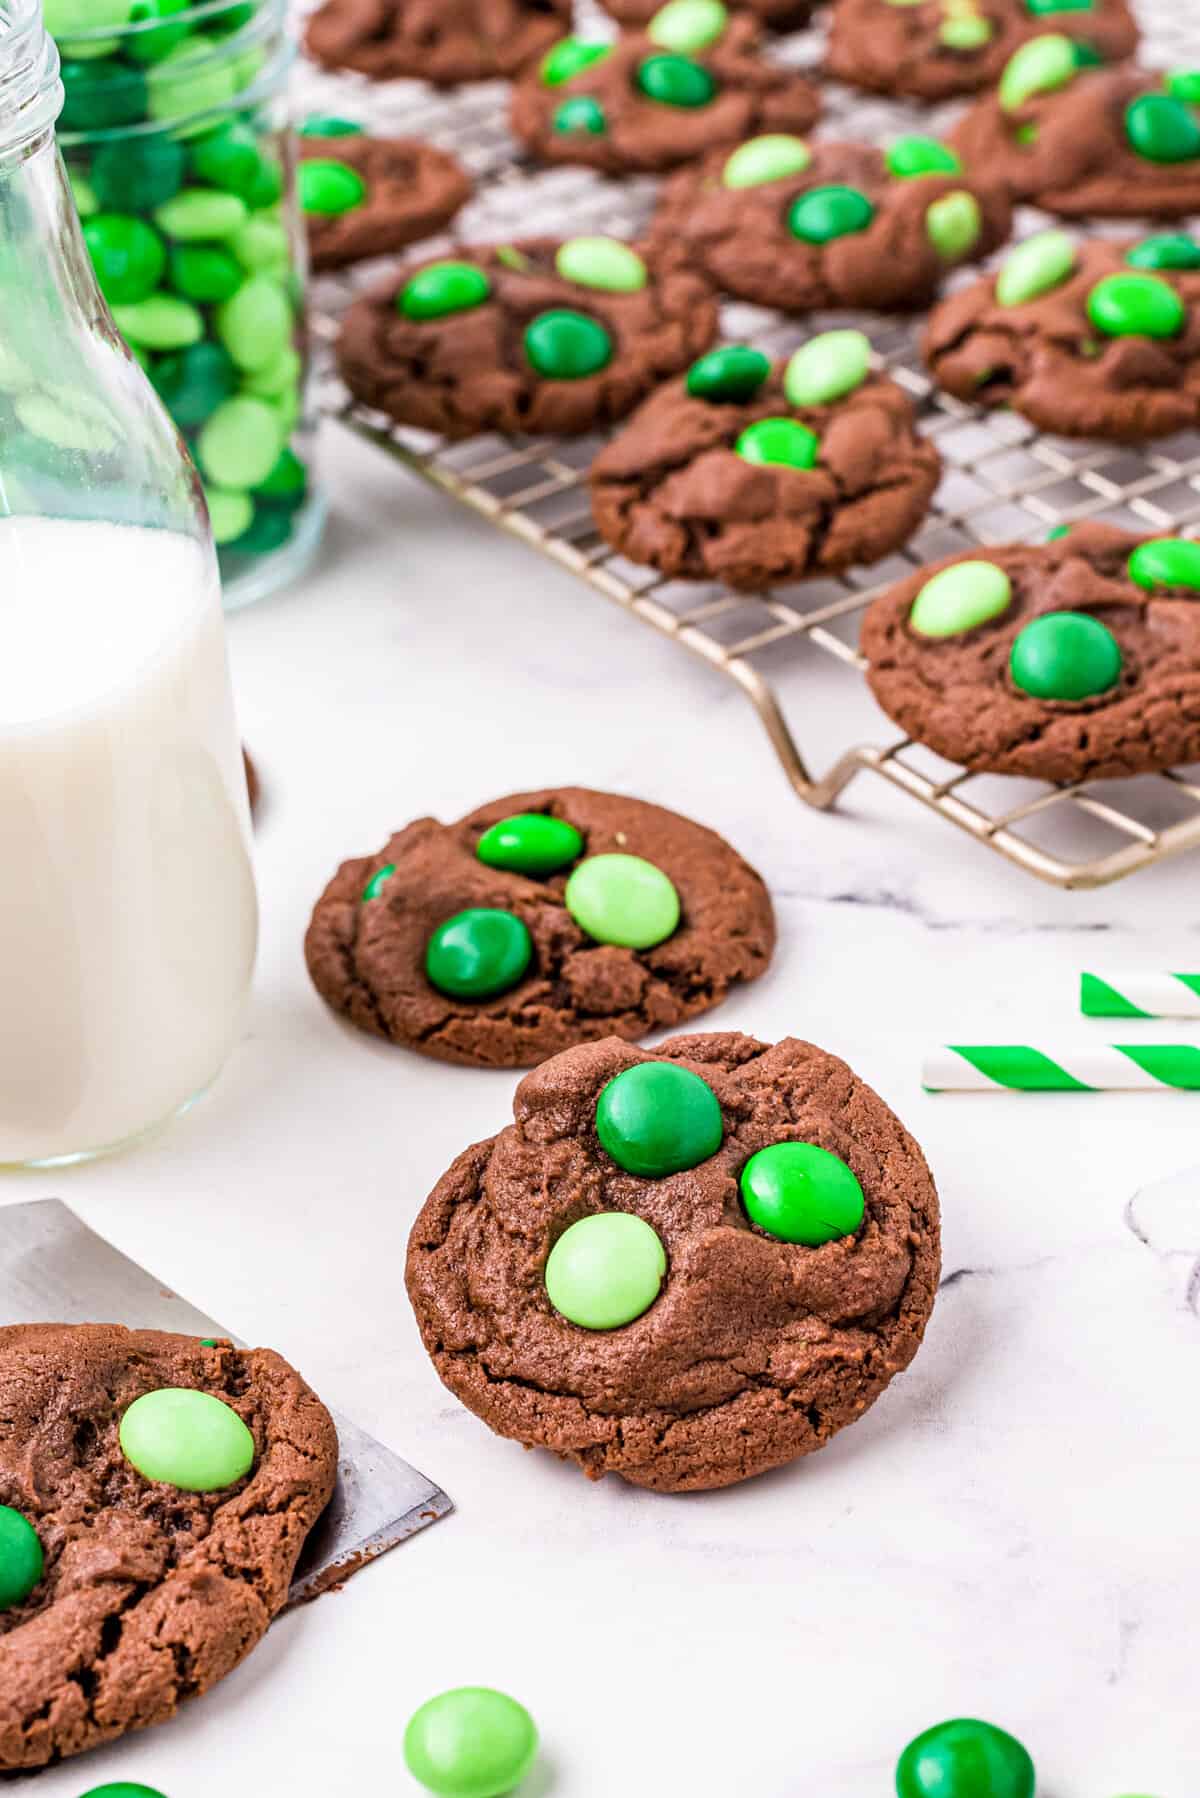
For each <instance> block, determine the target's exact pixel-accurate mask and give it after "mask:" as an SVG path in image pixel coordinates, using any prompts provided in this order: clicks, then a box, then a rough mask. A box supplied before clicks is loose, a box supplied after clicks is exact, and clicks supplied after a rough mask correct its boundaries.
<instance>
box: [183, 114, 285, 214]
mask: <svg viewBox="0 0 1200 1798" xmlns="http://www.w3.org/2000/svg"><path fill="white" fill-rule="evenodd" d="M262 169H263V159H262V156H261V155H260V154H259V148H258V139H257V138H256V136H255V135H254V132H253V131H252V130H251V129H250V127H249V126H248V125H240V124H236V123H235V124H228V125H222V126H221V128H220V129H219V130H217V131H211V132H209V134H208V136H207V137H202V138H201V139H200V140H199V141H198V142H197V143H196V144H194V145H193V147H192V172H193V174H195V175H198V176H199V178H200V180H201V181H203V182H205V183H206V184H207V185H208V186H209V187H219V188H220V189H221V191H222V193H227V194H236V195H237V196H238V198H239V200H245V202H246V204H247V205H248V206H251V205H253V206H258V205H261V204H266V205H270V204H271V201H269V200H268V201H265V202H263V201H260V200H258V199H257V198H256V197H255V196H256V189H257V186H258V183H259V180H260V178H261V175H262Z"/></svg>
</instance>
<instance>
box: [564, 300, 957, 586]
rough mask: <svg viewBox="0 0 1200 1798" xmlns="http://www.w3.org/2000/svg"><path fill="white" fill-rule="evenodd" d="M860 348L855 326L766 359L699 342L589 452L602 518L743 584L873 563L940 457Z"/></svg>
mask: <svg viewBox="0 0 1200 1798" xmlns="http://www.w3.org/2000/svg"><path fill="white" fill-rule="evenodd" d="M870 355H871V346H870V343H869V342H868V340H867V338H866V337H865V336H864V335H863V333H862V332H861V331H829V332H826V333H825V334H824V335H823V336H820V337H814V338H812V339H811V341H810V342H808V343H807V344H805V345H804V347H803V348H802V349H800V350H797V352H796V354H795V355H794V356H793V357H792V358H791V360H790V361H789V362H787V363H786V364H779V365H778V366H776V367H775V368H772V366H771V363H770V361H769V360H768V358H767V357H766V356H764V355H763V354H762V353H761V352H760V351H758V350H755V349H752V348H749V347H748V346H746V345H742V344H726V345H724V346H723V347H722V348H720V349H716V350H710V351H709V352H708V354H707V355H705V356H702V357H701V358H700V360H699V361H698V362H696V363H694V364H693V365H692V367H691V369H690V370H689V372H688V374H687V376H686V377H685V378H684V379H682V380H678V381H672V382H671V383H670V384H669V385H668V386H666V387H663V388H661V389H660V390H659V392H658V393H656V394H654V395H653V397H652V398H650V399H649V400H647V401H646V403H645V404H644V405H643V406H642V407H640V408H639V410H638V411H637V412H636V413H635V414H634V416H633V418H632V419H630V421H629V423H628V424H627V425H625V426H624V428H623V429H622V430H621V431H620V432H619V433H618V435H617V436H616V437H615V438H614V439H613V441H612V442H611V443H610V444H609V445H608V446H607V447H606V448H605V449H604V450H602V451H601V453H600V455H599V456H598V457H597V458H596V461H595V462H594V463H593V465H592V475H591V483H592V510H593V512H594V514H595V519H596V524H597V527H598V529H599V530H600V531H601V533H602V534H603V536H604V537H605V538H606V539H607V540H608V541H609V542H610V543H611V544H612V545H613V547H614V549H617V550H619V551H620V552H621V554H623V555H625V556H628V557H629V559H630V560H631V561H634V562H647V563H649V564H650V566H651V567H653V568H657V569H659V570H661V572H662V573H663V574H666V575H669V576H671V577H672V578H674V577H677V576H684V577H688V578H691V579H696V580H718V581H725V582H727V583H728V584H729V585H730V586H732V587H739V588H742V589H744V590H746V591H749V592H761V591H762V589H763V588H765V587H769V586H773V585H777V584H780V583H783V582H787V581H798V580H803V579H804V578H805V577H806V576H808V575H812V574H817V573H821V572H826V571H829V570H834V569H839V568H847V567H849V566H850V565H851V564H852V563H855V562H875V561H878V560H879V558H880V557H881V556H884V555H886V554H887V553H888V551H889V550H893V549H896V548H898V547H899V546H900V545H901V544H902V543H905V542H907V540H908V538H909V537H911V535H912V534H913V532H914V531H915V530H916V529H917V527H918V525H919V524H920V523H921V520H922V519H923V518H924V516H925V514H926V511H927V510H928V507H929V502H930V500H931V499H932V497H933V494H934V492H935V491H936V489H937V485H938V479H939V476H940V473H941V458H940V457H939V455H938V452H937V450H936V449H935V448H934V446H933V444H932V443H930V442H929V441H928V440H927V439H926V438H924V437H922V436H920V435H919V433H918V431H917V424H916V417H915V414H914V411H913V406H912V402H911V401H910V400H909V398H908V396H907V395H906V394H905V393H903V392H902V390H901V389H900V388H899V387H897V385H896V383H895V382H894V381H890V380H888V379H886V377H884V376H882V375H875V374H872V373H871V372H870Z"/></svg>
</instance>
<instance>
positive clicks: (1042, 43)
mask: <svg viewBox="0 0 1200 1798" xmlns="http://www.w3.org/2000/svg"><path fill="white" fill-rule="evenodd" d="M1078 73H1079V64H1078V62H1077V61H1076V60H1075V45H1074V44H1073V43H1072V41H1071V39H1070V38H1069V37H1064V36H1063V35H1062V33H1061V32H1050V33H1048V34H1047V35H1046V36H1045V37H1035V38H1032V39H1031V40H1030V42H1029V43H1027V44H1022V45H1021V48H1020V49H1019V50H1018V51H1017V53H1016V55H1015V56H1014V57H1012V59H1011V60H1010V62H1009V64H1008V67H1007V68H1006V69H1005V71H1004V73H1003V75H1001V77H1000V90H999V92H1000V104H1001V106H1002V107H1003V108H1004V110H1005V112H1015V111H1016V110H1017V108H1018V106H1023V105H1024V104H1025V102H1026V100H1031V99H1032V98H1033V96H1034V95H1035V94H1050V93H1053V92H1054V91H1055V90H1056V89H1057V88H1060V87H1066V86H1067V85H1068V84H1069V83H1070V82H1072V81H1074V79H1075V77H1076V75H1078Z"/></svg>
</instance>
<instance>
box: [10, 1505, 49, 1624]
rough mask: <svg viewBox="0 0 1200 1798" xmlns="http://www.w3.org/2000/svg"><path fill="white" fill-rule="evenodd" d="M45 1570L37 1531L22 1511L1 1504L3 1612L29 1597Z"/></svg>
mask: <svg viewBox="0 0 1200 1798" xmlns="http://www.w3.org/2000/svg"><path fill="white" fill-rule="evenodd" d="M44 1571H45V1563H44V1560H43V1556H42V1544H41V1541H40V1539H39V1537H38V1533H37V1531H36V1530H35V1529H34V1527H33V1525H32V1524H31V1523H30V1521H29V1519H28V1518H27V1517H24V1516H23V1515H22V1514H21V1512H20V1511H14V1510H13V1509H12V1507H11V1506H10V1505H0V1611H9V1610H11V1609H12V1608H13V1606H14V1605H18V1604H21V1603H22V1602H23V1601H24V1600H25V1599H26V1598H28V1597H29V1594H30V1593H31V1592H32V1591H33V1588H34V1587H35V1586H36V1585H37V1583H38V1581H39V1580H40V1579H41V1577H42V1574H43V1572H44Z"/></svg>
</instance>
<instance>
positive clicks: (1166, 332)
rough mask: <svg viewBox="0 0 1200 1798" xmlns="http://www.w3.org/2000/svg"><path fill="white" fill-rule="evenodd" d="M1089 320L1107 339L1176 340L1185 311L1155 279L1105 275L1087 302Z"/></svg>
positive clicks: (1174, 295) (1171, 290)
mask: <svg viewBox="0 0 1200 1798" xmlns="http://www.w3.org/2000/svg"><path fill="white" fill-rule="evenodd" d="M1087 311H1088V317H1089V318H1090V319H1091V321H1092V323H1093V324H1094V325H1095V327H1096V329H1097V331H1103V332H1104V335H1105V336H1106V337H1175V336H1177V335H1178V333H1179V332H1180V331H1181V330H1182V329H1183V327H1184V324H1185V323H1186V322H1187V308H1186V306H1185V305H1184V303H1183V301H1182V300H1181V299H1180V297H1179V295H1178V294H1177V293H1176V292H1175V289H1174V288H1173V287H1172V286H1170V285H1169V283H1168V282H1166V281H1163V280H1161V279H1160V278H1159V277H1158V276H1157V275H1106V276H1105V277H1104V279H1103V281H1097V283H1096V285H1095V287H1093V288H1092V291H1091V293H1089V295H1088V299H1087Z"/></svg>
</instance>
